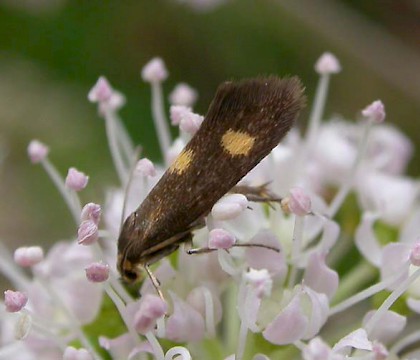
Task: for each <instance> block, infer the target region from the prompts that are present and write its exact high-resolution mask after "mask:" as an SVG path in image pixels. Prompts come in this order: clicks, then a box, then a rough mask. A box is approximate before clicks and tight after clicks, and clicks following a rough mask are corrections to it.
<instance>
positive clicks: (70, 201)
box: [41, 158, 82, 225]
mask: <svg viewBox="0 0 420 360" xmlns="http://www.w3.org/2000/svg"><path fill="white" fill-rule="evenodd" d="M41 164H42V166H43V167H44V169H45V172H46V173H47V174H48V176H49V177H50V178H51V180H52V182H53V183H54V185H55V187H56V188H57V189H58V191H59V192H60V194H61V196H62V197H63V199H64V201H65V203H66V204H67V207H68V208H69V210H70V212H71V214H72V215H73V219H74V221H75V223H76V224H77V225H79V222H80V213H81V211H82V206H81V205H80V200H79V197H78V196H77V194H76V193H75V192H74V191H70V190H69V189H67V188H66V186H65V183H64V179H63V178H62V177H61V175H60V174H59V172H58V171H57V169H56V168H55V166H54V165H53V164H52V163H51V162H50V161H49V160H48V159H47V158H45V159H44V160H42V161H41Z"/></svg>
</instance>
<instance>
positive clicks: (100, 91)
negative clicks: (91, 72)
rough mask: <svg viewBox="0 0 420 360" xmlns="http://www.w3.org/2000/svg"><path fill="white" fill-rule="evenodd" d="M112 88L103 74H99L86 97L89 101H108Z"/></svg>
mask: <svg viewBox="0 0 420 360" xmlns="http://www.w3.org/2000/svg"><path fill="white" fill-rule="evenodd" d="M112 93H113V90H112V87H111V85H110V83H109V82H108V80H107V79H106V78H105V76H101V77H100V78H99V79H98V81H97V82H96V84H95V85H94V86H93V88H92V89H91V90H90V91H89V94H88V99H89V101H90V102H93V103H96V102H105V101H108V100H109V99H110V98H111V96H112Z"/></svg>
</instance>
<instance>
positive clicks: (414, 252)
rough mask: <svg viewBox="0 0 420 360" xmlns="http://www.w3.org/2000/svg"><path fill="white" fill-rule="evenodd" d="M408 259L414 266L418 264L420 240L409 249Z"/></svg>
mask: <svg viewBox="0 0 420 360" xmlns="http://www.w3.org/2000/svg"><path fill="white" fill-rule="evenodd" d="M410 261H411V263H412V264H413V265H414V266H420V241H417V242H416V243H415V244H414V246H413V248H412V249H411V252H410Z"/></svg>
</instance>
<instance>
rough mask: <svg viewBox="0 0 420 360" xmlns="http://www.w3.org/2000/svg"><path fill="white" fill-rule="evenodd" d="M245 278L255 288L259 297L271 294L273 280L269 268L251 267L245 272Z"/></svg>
mask: <svg viewBox="0 0 420 360" xmlns="http://www.w3.org/2000/svg"><path fill="white" fill-rule="evenodd" d="M245 279H246V280H247V282H248V284H250V285H251V286H252V287H253V288H254V289H255V290H256V294H257V296H258V297H259V298H262V297H264V296H270V294H271V288H272V287H273V280H272V279H271V276H270V274H269V273H268V271H267V269H261V270H255V269H249V271H248V272H247V273H246V274H245Z"/></svg>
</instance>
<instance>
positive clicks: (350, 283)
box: [332, 261, 377, 303]
mask: <svg viewBox="0 0 420 360" xmlns="http://www.w3.org/2000/svg"><path fill="white" fill-rule="evenodd" d="M376 276H377V270H376V269H375V268H374V267H373V266H372V265H370V264H369V263H367V262H365V261H361V262H360V263H359V264H358V265H356V266H355V267H353V268H352V269H351V270H350V271H349V272H348V273H347V274H346V275H345V276H344V277H343V278H342V279H341V280H340V286H339V288H338V290H337V293H336V294H335V296H334V299H333V301H332V303H338V302H340V301H343V300H345V299H347V298H348V297H349V296H351V295H352V294H354V293H355V292H356V291H357V290H358V289H360V287H362V286H363V285H364V284H366V283H368V282H370V281H371V280H372V279H374V278H375V277H376Z"/></svg>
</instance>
